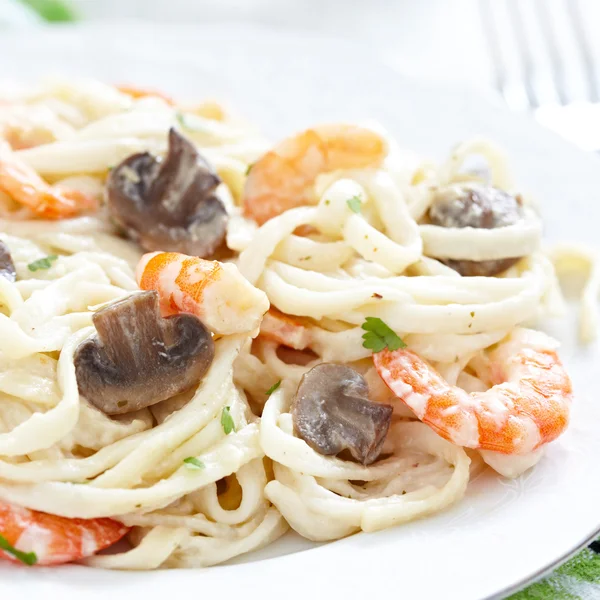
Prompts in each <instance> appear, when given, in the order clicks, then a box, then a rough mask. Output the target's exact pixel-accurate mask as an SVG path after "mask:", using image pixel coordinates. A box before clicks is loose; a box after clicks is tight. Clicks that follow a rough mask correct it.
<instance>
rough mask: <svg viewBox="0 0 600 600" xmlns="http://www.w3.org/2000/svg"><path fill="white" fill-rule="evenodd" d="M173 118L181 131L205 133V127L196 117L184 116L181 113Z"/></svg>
mask: <svg viewBox="0 0 600 600" xmlns="http://www.w3.org/2000/svg"><path fill="white" fill-rule="evenodd" d="M175 118H176V119H177V122H178V123H179V125H181V128H182V129H187V130H188V131H206V126H205V125H204V123H203V122H202V121H201V120H200V119H199V118H198V117H197V116H196V115H186V114H184V113H182V112H178V113H176V114H175Z"/></svg>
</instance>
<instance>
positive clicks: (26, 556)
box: [0, 535, 37, 566]
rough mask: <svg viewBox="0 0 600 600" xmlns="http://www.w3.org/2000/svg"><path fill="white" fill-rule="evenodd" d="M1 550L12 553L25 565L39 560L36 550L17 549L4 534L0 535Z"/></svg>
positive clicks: (33, 563)
mask: <svg viewBox="0 0 600 600" xmlns="http://www.w3.org/2000/svg"><path fill="white" fill-rule="evenodd" d="M0 550H4V552H7V553H8V554H12V556H14V557H15V558H16V559H18V560H20V561H21V562H22V563H23V564H25V565H29V566H31V565H35V563H36V562H37V556H36V554H35V552H21V550H17V549H16V548H15V547H14V546H13V545H12V544H11V543H10V542H9V541H8V540H7V539H6V538H5V537H4V536H3V535H0Z"/></svg>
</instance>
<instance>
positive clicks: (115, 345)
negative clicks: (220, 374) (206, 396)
mask: <svg viewBox="0 0 600 600" xmlns="http://www.w3.org/2000/svg"><path fill="white" fill-rule="evenodd" d="M93 321H94V325H95V326H96V329H97V330H98V333H97V335H94V336H92V337H91V338H88V339H87V340H85V341H84V342H82V343H81V344H80V345H79V347H78V348H77V351H76V353H75V359H74V362H75V372H76V375H77V384H78V387H79V392H80V394H82V395H83V396H85V397H86V398H87V400H88V401H89V402H90V403H91V404H93V405H94V406H95V407H96V408H98V409H99V410H101V411H102V412H104V413H105V414H107V415H117V414H123V413H128V412H133V411H135V410H139V409H140V408H145V407H147V406H152V405H153V404H156V403H157V402H161V401H162V400H166V399H167V398H171V397H172V396H175V395H176V394H179V393H180V392H183V391H185V390H187V389H189V388H191V387H192V386H194V385H196V384H197V383H198V382H199V381H200V380H201V379H202V377H203V376H204V374H205V373H206V371H207V370H208V368H209V367H210V365H211V363H212V360H213V358H214V353H215V350H214V343H213V340H212V337H211V335H210V332H209V331H208V329H206V327H205V326H204V325H203V324H202V322H201V321H200V320H199V319H198V318H197V317H195V316H194V315H191V314H179V315H173V316H170V317H166V318H162V317H161V316H160V312H159V305H158V294H157V293H156V292H155V291H149V292H141V293H139V294H134V295H132V296H129V297H128V298H125V299H124V300H120V301H118V302H115V303H113V304H111V305H110V306H107V307H106V308H103V309H102V310H99V311H98V312H97V313H95V314H94V317H93Z"/></svg>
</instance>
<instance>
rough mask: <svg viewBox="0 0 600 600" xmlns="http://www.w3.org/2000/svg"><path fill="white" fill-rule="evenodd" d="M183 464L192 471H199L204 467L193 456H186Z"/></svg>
mask: <svg viewBox="0 0 600 600" xmlns="http://www.w3.org/2000/svg"><path fill="white" fill-rule="evenodd" d="M183 462H184V464H185V466H186V467H187V468H188V469H192V470H193V471H198V470H200V469H204V467H205V464H204V463H203V462H202V461H201V460H198V459H197V458H196V457H195V456H188V457H187V458H184V459H183Z"/></svg>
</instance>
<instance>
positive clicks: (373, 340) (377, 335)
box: [361, 317, 406, 352]
mask: <svg viewBox="0 0 600 600" xmlns="http://www.w3.org/2000/svg"><path fill="white" fill-rule="evenodd" d="M361 327H362V328H363V329H364V330H365V331H366V332H367V333H365V334H363V336H362V339H363V340H364V341H363V347H365V348H368V349H369V350H373V352H381V351H382V350H383V349H384V348H387V349H388V350H392V351H393V350H398V349H399V348H406V344H405V343H404V342H403V341H402V338H401V337H400V336H398V335H396V334H395V333H394V332H393V331H392V330H391V329H390V328H389V327H388V326H387V325H386V324H385V323H384V322H383V321H382V320H381V319H379V318H378V317H367V319H366V321H365V322H364V323H363V324H362V325H361Z"/></svg>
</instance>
